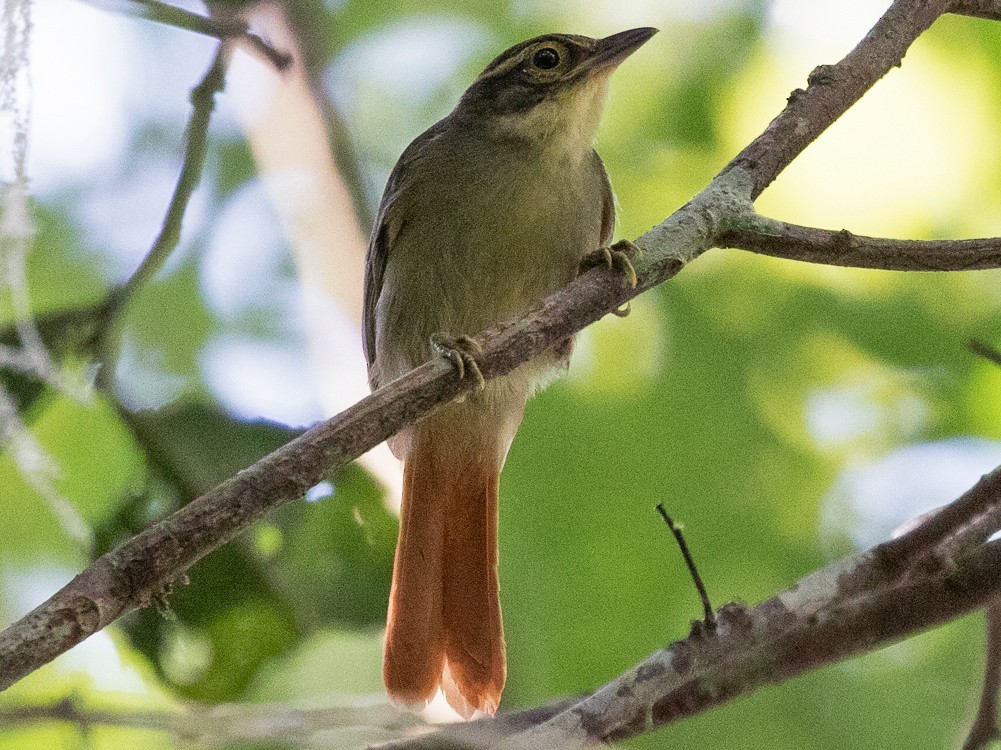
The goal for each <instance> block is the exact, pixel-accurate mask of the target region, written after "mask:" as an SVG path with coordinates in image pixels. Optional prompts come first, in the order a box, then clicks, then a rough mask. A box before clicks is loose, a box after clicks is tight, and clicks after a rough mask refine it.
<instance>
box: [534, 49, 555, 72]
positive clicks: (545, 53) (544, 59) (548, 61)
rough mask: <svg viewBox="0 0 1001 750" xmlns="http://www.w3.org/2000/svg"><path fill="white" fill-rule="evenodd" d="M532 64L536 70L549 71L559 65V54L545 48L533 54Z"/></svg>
mask: <svg viewBox="0 0 1001 750" xmlns="http://www.w3.org/2000/svg"><path fill="white" fill-rule="evenodd" d="M532 62H533V63H535V67H537V68H542V69H543V70H549V69H550V68H555V67H556V66H557V65H559V64H560V54H559V52H557V51H556V50H554V49H553V48H552V47H545V48H543V49H540V50H539V51H538V52H536V53H535V56H534V57H533V58H532Z"/></svg>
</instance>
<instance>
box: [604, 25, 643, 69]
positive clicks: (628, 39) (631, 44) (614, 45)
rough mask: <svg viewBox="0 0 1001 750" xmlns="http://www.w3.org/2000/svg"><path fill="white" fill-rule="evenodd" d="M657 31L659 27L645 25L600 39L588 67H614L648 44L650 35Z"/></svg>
mask: <svg viewBox="0 0 1001 750" xmlns="http://www.w3.org/2000/svg"><path fill="white" fill-rule="evenodd" d="M656 33H657V29H654V28H652V27H649V26H644V27H643V28H640V29H630V30H629V31H620V32H619V33H618V34H612V35H611V36H606V37H605V38H604V39H599V40H598V44H597V46H596V47H595V48H594V52H592V53H591V59H590V60H588V61H587V62H588V67H590V68H592V69H595V70H598V69H604V68H614V67H616V66H617V65H618V64H619V63H621V62H622V61H623V60H625V59H626V58H627V57H629V55H631V54H632V53H633V52H635V51H636V50H638V49H639V48H640V47H642V46H643V45H644V44H646V43H647V42H648V41H649V40H650V37H652V36H653V35H654V34H656Z"/></svg>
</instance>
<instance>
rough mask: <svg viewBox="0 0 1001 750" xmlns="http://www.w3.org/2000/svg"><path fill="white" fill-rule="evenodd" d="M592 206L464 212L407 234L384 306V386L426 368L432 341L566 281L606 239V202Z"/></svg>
mask: <svg viewBox="0 0 1001 750" xmlns="http://www.w3.org/2000/svg"><path fill="white" fill-rule="evenodd" d="M550 198H552V196H550ZM588 208H590V210H587V211H585V207H584V206H582V205H581V204H579V203H577V202H575V201H571V200H562V201H557V200H549V201H548V202H547V201H540V202H536V203H535V204H534V210H532V211H528V212H526V211H518V210H516V208H515V207H512V209H511V210H503V211H498V210H497V209H496V207H495V206H489V205H484V206H469V205H467V206H464V207H462V208H461V209H457V210H456V211H454V212H451V216H449V213H450V212H447V211H445V212H439V213H440V215H439V216H438V217H435V216H434V215H429V216H427V217H424V219H425V220H423V221H420V222H414V223H412V224H411V225H410V226H408V227H404V228H403V229H402V230H401V232H400V234H399V236H398V237H397V238H396V239H395V241H394V243H393V248H392V255H391V257H390V262H389V263H388V264H387V267H386V272H385V276H384V278H383V287H382V292H381V294H380V298H379V302H378V306H379V314H378V315H377V320H379V321H380V323H381V325H380V326H379V330H377V331H376V356H377V360H378V363H379V369H380V372H381V373H382V376H383V378H382V379H383V382H385V381H387V380H389V379H392V378H395V377H398V376H400V375H402V374H403V373H404V372H406V371H408V370H410V369H412V368H413V367H416V366H417V365H419V364H421V363H422V362H424V361H426V360H427V359H428V358H429V357H430V356H431V353H432V352H431V348H430V344H429V339H430V336H431V335H432V334H434V333H437V332H440V331H442V332H446V333H450V334H476V333H479V332H480V331H481V330H483V329H484V328H488V327H490V326H493V325H496V324H497V323H501V322H504V321H507V320H512V319H515V318H518V317H520V316H522V315H524V314H525V313H526V312H527V311H528V310H530V309H531V308H532V307H533V306H535V305H536V304H537V303H539V302H540V301H541V300H542V299H544V298H545V297H546V296H547V295H549V294H550V293H552V292H554V291H556V290H557V289H559V288H561V287H563V286H565V285H566V284H567V283H569V282H570V281H571V280H572V279H573V278H574V277H575V275H576V273H577V267H578V264H579V261H580V258H581V256H582V255H583V254H584V253H585V252H587V251H589V250H592V249H594V248H595V247H597V246H598V244H599V242H600V234H601V216H600V205H599V206H595V207H588ZM434 213H435V212H431V214H434ZM514 215H518V216H520V217H521V218H520V219H518V220H516V219H514V218H513V216H514ZM428 248H432V249H431V250H429V249H428ZM545 359H548V362H546V361H545ZM556 364H558V361H557V359H556V358H554V357H549V358H544V360H543V361H540V362H538V363H535V365H534V366H532V365H530V366H529V367H528V368H527V369H526V370H525V372H523V373H522V374H523V375H525V376H529V379H530V380H538V379H539V377H542V378H545V377H546V376H545V375H543V374H542V373H543V372H544V371H545V370H546V369H547V368H548V369H552V368H553V366H554V365H556ZM532 370H537V371H538V374H537V375H531V371H532ZM530 387H531V386H529V388H530Z"/></svg>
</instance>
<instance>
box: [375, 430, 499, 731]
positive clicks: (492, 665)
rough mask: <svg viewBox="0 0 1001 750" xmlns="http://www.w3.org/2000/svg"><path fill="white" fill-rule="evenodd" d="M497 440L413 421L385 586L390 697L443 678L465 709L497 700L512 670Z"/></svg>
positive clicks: (412, 693)
mask: <svg viewBox="0 0 1001 750" xmlns="http://www.w3.org/2000/svg"><path fill="white" fill-rule="evenodd" d="M495 443H496V441H494V440H490V439H488V438H483V437H482V436H477V437H476V438H474V439H470V437H469V436H468V435H459V434H455V433H452V434H449V433H448V432H447V431H446V430H442V429H440V428H431V427H430V426H428V427H423V426H422V427H419V428H417V430H416V434H415V435H414V440H413V442H412V443H411V446H410V450H409V451H408V455H407V458H406V461H405V463H404V470H403V507H402V511H401V517H400V537H399V542H398V544H397V547H396V561H395V564H394V567H393V585H392V589H391V591H390V595H389V617H388V621H387V624H386V653H385V661H384V663H383V677H384V679H385V682H386V690H387V691H388V693H389V696H390V698H392V699H393V700H396V701H399V702H401V703H406V704H417V705H420V704H426V703H427V702H428V701H430V700H431V699H432V698H433V697H434V694H435V692H436V691H437V689H438V687H439V686H441V687H442V689H443V690H444V692H445V697H446V698H447V699H448V702H449V704H450V705H451V706H452V707H453V708H454V709H455V710H456V711H458V712H459V713H460V714H462V715H463V716H464V717H466V718H469V717H470V716H471V715H472V714H473V712H474V711H476V710H479V711H483V712H485V713H488V714H493V713H494V711H496V710H497V705H498V703H499V702H500V696H501V691H502V690H503V689H504V680H505V678H506V675H507V665H506V658H505V651H504V632H503V626H502V625H501V611H500V599H499V595H498V582H497V485H498V479H499V475H500V468H501V467H500V464H502V463H503V454H502V453H499V452H498V450H497V448H496V445H495ZM505 449H506V446H505Z"/></svg>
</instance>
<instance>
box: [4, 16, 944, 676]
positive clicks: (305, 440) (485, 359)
mask: <svg viewBox="0 0 1001 750" xmlns="http://www.w3.org/2000/svg"><path fill="white" fill-rule="evenodd" d="M947 8H948V3H946V2H941V1H940V2H931V1H930V0H896V2H894V3H893V5H892V6H891V7H890V8H889V10H888V11H887V12H886V14H885V15H884V16H883V18H881V19H880V21H879V22H878V23H877V24H876V27H875V28H874V29H873V30H872V31H871V32H870V33H869V34H868V35H867V36H866V38H865V39H864V40H863V41H862V42H861V43H860V44H859V46H858V47H856V49H855V50H853V51H852V52H851V53H850V54H849V55H848V56H847V57H845V59H844V60H842V61H841V62H840V63H838V64H837V65H835V66H827V67H824V68H821V69H818V70H816V71H814V73H813V74H812V75H811V79H810V86H809V88H808V89H807V90H806V91H802V92H798V93H796V94H795V95H794V96H792V97H791V98H790V101H789V104H788V106H787V107H786V109H785V110H784V111H783V112H782V113H781V114H780V115H779V116H778V117H777V118H776V119H775V120H774V121H773V122H772V123H771V124H770V125H769V126H768V129H767V130H766V131H765V133H763V134H762V135H761V136H760V137H759V138H757V139H756V140H755V141H754V142H752V143H751V144H750V145H749V146H748V147H747V148H746V149H744V151H742V152H741V154H739V155H738V156H737V157H736V158H735V159H734V161H732V162H731V163H730V165H728V166H727V168H726V169H724V170H723V172H722V173H721V174H720V175H718V176H717V177H716V178H715V179H714V180H713V181H712V183H710V185H709V186H707V187H706V188H705V189H704V190H703V191H702V192H700V193H699V194H698V195H696V196H695V197H694V198H693V199H692V200H691V201H689V202H688V203H687V204H686V205H685V206H683V207H682V208H681V209H679V210H678V211H677V212H675V213H674V214H673V215H672V216H670V217H669V218H668V219H666V220H665V221H664V222H663V223H661V224H660V225H658V226H657V227H654V228H653V229H652V230H650V231H649V232H647V233H646V234H644V235H643V236H642V237H640V238H638V239H637V240H636V244H637V245H638V246H639V247H640V248H641V249H642V250H643V251H644V253H643V256H642V257H641V258H638V259H637V260H636V262H635V266H636V272H637V277H638V284H637V286H636V287H635V288H631V287H630V285H629V284H628V283H627V281H626V280H625V279H624V278H622V277H621V276H618V275H616V274H615V273H613V272H612V271H609V270H608V269H604V268H594V269H592V270H590V271H588V272H587V273H586V274H584V275H582V276H581V277H580V278H578V279H576V280H575V281H573V282H572V283H571V284H569V285H568V286H567V287H566V288H564V289H562V290H560V291H558V292H556V293H554V294H552V295H551V296H549V297H548V298H547V299H545V300H544V301H543V302H542V303H541V304H540V305H539V306H537V307H536V308H535V309H533V310H532V311H531V312H530V313H529V314H528V315H526V316H525V317H524V318H523V319H521V320H518V321H514V322H512V323H508V324H505V325H501V326H497V327H495V328H492V329H490V330H488V331H486V332H484V333H482V334H480V335H479V336H478V337H477V340H478V342H479V343H480V344H481V345H482V350H483V351H482V354H481V355H480V357H479V358H478V361H479V363H480V369H481V371H482V373H483V376H484V377H485V378H494V377H498V376H500V375H504V374H506V373H508V372H510V371H511V370H513V369H514V368H515V367H517V366H519V365H521V364H522V363H524V362H526V361H528V360H530V359H532V358H534V357H536V356H538V355H539V354H541V353H543V352H545V351H546V350H548V349H550V348H551V347H553V346H555V345H557V344H560V343H561V342H564V341H565V340H566V339H567V338H569V337H570V336H572V335H573V334H574V333H576V332H577V331H580V330H581V329H582V328H584V327H585V326H587V325H589V324H590V323H593V322H594V321H596V320H598V319H599V318H601V317H602V316H604V315H605V314H607V313H609V312H613V311H615V310H617V309H618V308H619V307H621V306H622V305H623V304H625V303H626V302H628V301H629V300H630V299H631V298H632V297H634V296H636V295H637V294H639V293H641V292H643V291H645V290H647V289H650V288H652V287H653V286H656V285H657V284H660V283H661V282H663V281H665V280H667V279H669V278H671V277H673V276H674V275H676V274H677V273H678V272H679V271H680V270H681V268H683V267H684V265H685V264H686V263H688V262H689V261H691V260H693V259H694V258H696V257H698V256H699V255H701V254H702V253H703V252H705V251H706V250H707V249H709V248H710V247H711V246H712V245H713V244H714V242H715V241H716V239H717V237H718V236H719V235H720V234H721V232H722V231H724V230H725V229H726V228H727V227H728V223H729V222H730V221H732V220H735V219H737V218H739V217H741V216H746V215H747V214H748V212H749V211H751V210H753V209H752V207H751V202H750V199H751V198H752V197H754V196H756V195H757V194H758V193H760V192H761V190H763V189H764V187H765V186H766V185H768V184H769V183H770V182H771V181H772V180H773V179H774V178H775V176H776V175H777V174H778V173H779V172H780V171H781V170H782V169H783V168H785V166H786V165H788V164H789V162H791V161H792V159H793V158H794V157H795V156H796V155H797V154H798V153H799V152H800V151H801V150H802V149H803V148H805V147H806V146H807V145H808V144H809V143H810V141H812V140H813V139H814V138H816V137H817V135H819V133H820V132H822V131H823V130H824V129H825V128H826V127H827V126H828V125H830V124H831V123H832V122H833V121H834V120H835V119H837V117H838V116H840V115H841V114H842V113H843V112H844V111H845V110H846V109H847V108H848V107H849V106H850V105H851V104H852V103H853V102H855V101H856V100H857V99H859V98H860V97H861V96H862V95H863V94H864V93H865V91H866V90H868V88H869V87H871V86H872V85H873V84H874V83H875V82H876V81H877V80H878V79H879V78H880V77H881V76H882V75H883V74H885V73H886V72H887V71H888V70H889V69H890V68H892V67H894V66H896V65H899V63H900V59H901V57H902V56H903V54H904V52H905V51H906V49H907V47H908V45H909V44H910V43H911V42H912V41H913V40H914V39H915V38H916V37H917V36H918V35H919V34H920V33H921V32H922V31H924V29H926V28H927V27H928V26H929V25H930V24H931V23H932V21H933V20H934V19H935V17H937V16H938V15H940V14H941V13H943V12H945V11H946V10H947ZM473 385H474V384H473V383H472V379H469V380H465V381H461V380H459V379H458V378H457V376H456V373H455V371H454V370H453V369H452V368H451V366H450V365H448V364H447V363H446V362H444V361H443V360H440V359H439V360H436V361H431V362H428V363H426V364H424V365H422V366H420V367H418V368H416V369H415V370H413V371H412V372H410V373H408V374H407V375H405V376H403V377H401V378H399V379H398V380H396V381H394V382H392V383H390V384H388V385H386V386H385V387H383V388H381V389H380V390H379V391H377V392H376V393H373V394H372V395H371V396H369V397H367V398H365V399H363V400H362V401H360V402H358V403H357V404H355V405H354V406H352V407H351V408H349V409H347V410H346V411H344V412H342V413H341V414H339V415H338V416H336V417H334V418H333V419H331V420H328V421H327V422H324V423H322V424H320V425H318V426H317V427H315V428H313V429H312V430H310V431H309V432H307V433H306V434H304V435H302V436H301V437H299V438H297V439H296V440H293V441H292V442H290V443H288V444H287V445H285V446H284V447H282V448H280V449H279V450H277V451H275V452H274V453H272V454H270V455H269V456H266V457H265V458H263V459H261V460H260V461H258V462H257V463H256V464H254V465H253V466H251V467H250V468H248V469H246V470H244V471H242V472H240V473H239V474H237V475H236V476H234V477H233V478H231V479H229V480H227V481H226V482H224V483H223V484H221V485H219V486H218V487H216V488H215V489H213V490H212V491H211V492H209V493H207V494H205V495H203V496H202V497H201V498H199V499H198V500H196V501H194V502H192V503H191V504H189V505H188V506H186V507H185V508H183V509H181V510H179V511H177V512H176V513H174V514H173V515H171V516H170V517H168V518H166V519H164V520H163V521H161V522H159V523H157V524H154V525H153V526H151V527H149V528H148V529H146V530H145V531H143V532H141V533H140V534H138V535H137V536H135V537H133V538H132V539H130V540H129V541H128V542H126V543H125V544H124V545H122V546H121V547H120V548H118V549H116V550H113V551H112V552H109V553H107V554H106V555H104V556H102V557H101V558H99V559H98V560H96V561H95V562H94V563H93V564H92V565H91V566H90V567H88V568H87V569H86V570H85V571H84V572H83V573H81V574H80V575H78V576H77V577H76V578H74V579H73V581H71V582H70V583H69V584H67V585H66V586H65V587H63V588H62V589H61V590H60V591H58V592H57V593H56V594H54V595H53V596H52V597H51V598H50V599H48V600H47V601H46V602H44V603H43V604H41V605H40V606H39V607H37V608H36V609H34V610H32V611H31V612H29V613H28V614H27V615H25V616H24V617H23V618H22V619H21V620H19V621H18V622H16V623H14V624H13V625H11V626H10V627H9V628H8V629H7V630H5V631H4V632H3V633H0V689H3V688H6V687H7V686H9V685H11V684H13V683H14V682H16V681H17V680H19V679H20V678H21V677H23V676H24V675H26V674H28V673H30V672H31V671H33V670H34V669H37V668H38V667H39V666H41V665H42V664H45V663H46V662H48V661H50V660H52V659H53V658H55V657H56V656H58V655H59V654H61V653H63V652H65V651H66V650H68V649H69V648H71V647H72V646H74V645H75V644H77V643H79V642H80V641H82V640H83V639H84V638H86V637H88V636H89V635H91V634H92V633H94V632H96V631H98V630H100V629H101V628H103V627H105V626H107V625H108V624H109V623H111V622H113V621H114V620H115V619H116V618H117V617H118V616H120V615H121V614H122V613H124V612H127V611H130V610H132V609H134V608H136V607H139V606H143V605H146V604H148V603H149V602H151V601H153V600H154V599H155V598H156V597H157V596H158V595H159V593H160V592H161V591H162V590H163V589H164V587H166V586H167V585H168V584H169V583H170V582H171V581H173V580H174V579H175V578H177V577H178V576H180V575H181V574H183V573H184V572H185V571H186V570H187V569H188V568H189V567H190V566H191V565H193V564H194V563H195V562H196V561H197V560H199V559H200V558H201V557H203V556H205V555H206V554H208V553H209V552H211V551H212V550H214V549H216V548H217V547H219V546H220V545H222V544H225V543H226V542H227V541H229V540H230V539H232V538H233V537H235V536H236V535H237V534H239V533H240V532H241V531H243V530H244V529H246V528H247V527H248V526H249V525H250V524H252V523H253V522H254V521H256V520H258V519H259V518H261V517H262V516H264V515H265V514H266V513H268V512H269V511H271V510H272V509H274V508H276V507H277V506H279V505H281V504H282V503H284V502H287V501H289V500H293V499H295V498H297V497H299V496H301V495H302V494H303V493H304V492H305V491H306V489H308V488H309V487H310V486H312V485H313V484H315V483H316V482H318V481H320V480H321V479H322V478H323V477H324V476H326V475H327V474H328V473H329V472H330V471H333V470H335V469H337V468H339V467H341V466H343V465H345V464H346V463H348V462H349V461H351V460H353V459H355V458H357V457H358V456H359V455H361V454H362V453H363V452H365V451H367V450H368V449H370V448H372V447H373V446H375V445H376V444H378V443H380V442H382V441H383V440H385V439H386V438H388V437H390V436H391V435H393V434H395V433H396V432H397V431H399V430H400V429H401V428H403V427H405V426H407V425H409V424H413V423H414V422H416V421H417V420H419V419H421V418H422V417H424V416H427V415H428V414H430V413H431V412H432V411H433V410H434V409H436V408H438V407H440V406H441V405H442V404H444V403H447V402H448V401H450V400H453V399H455V398H456V397H457V396H459V395H460V394H462V393H464V392H465V391H467V390H470V389H471V388H472V387H473Z"/></svg>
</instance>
